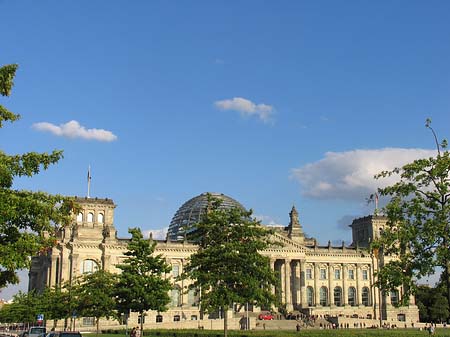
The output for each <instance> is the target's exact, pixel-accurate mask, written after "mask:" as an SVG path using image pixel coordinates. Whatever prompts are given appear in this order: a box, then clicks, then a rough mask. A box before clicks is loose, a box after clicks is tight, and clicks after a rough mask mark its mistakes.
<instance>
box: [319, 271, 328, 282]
mask: <svg viewBox="0 0 450 337" xmlns="http://www.w3.org/2000/svg"><path fill="white" fill-rule="evenodd" d="M320 279H321V280H326V279H327V270H326V269H320Z"/></svg>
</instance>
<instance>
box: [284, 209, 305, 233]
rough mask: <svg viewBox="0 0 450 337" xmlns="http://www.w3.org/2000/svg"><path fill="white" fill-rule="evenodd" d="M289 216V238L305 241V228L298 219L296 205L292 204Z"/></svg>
mask: <svg viewBox="0 0 450 337" xmlns="http://www.w3.org/2000/svg"><path fill="white" fill-rule="evenodd" d="M289 218H290V221H289V226H288V228H287V230H288V237H289V239H291V240H294V241H303V240H304V238H305V235H304V234H303V228H302V226H301V225H300V221H299V220H298V212H297V209H296V208H295V206H292V209H291V212H290V213H289Z"/></svg>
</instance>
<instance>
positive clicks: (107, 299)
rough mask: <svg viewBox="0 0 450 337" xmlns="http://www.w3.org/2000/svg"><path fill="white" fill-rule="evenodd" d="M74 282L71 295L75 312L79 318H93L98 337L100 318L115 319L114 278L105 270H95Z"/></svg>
mask: <svg viewBox="0 0 450 337" xmlns="http://www.w3.org/2000/svg"><path fill="white" fill-rule="evenodd" d="M76 282H77V284H76V285H75V286H73V287H72V294H73V296H74V297H75V298H76V302H77V305H76V306H77V312H78V313H79V315H81V316H84V317H94V318H95V323H96V326H97V336H98V333H99V322H100V318H101V317H105V318H107V319H110V318H111V317H117V315H116V311H115V309H116V301H115V292H114V287H115V284H116V277H115V275H113V274H112V273H109V272H107V271H105V270H97V271H96V272H94V273H90V274H85V275H83V276H81V278H79V279H77V281H76Z"/></svg>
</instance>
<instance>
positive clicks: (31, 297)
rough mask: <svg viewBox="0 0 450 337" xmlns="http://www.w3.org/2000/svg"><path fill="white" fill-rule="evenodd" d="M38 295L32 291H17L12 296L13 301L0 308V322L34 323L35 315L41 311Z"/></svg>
mask: <svg viewBox="0 0 450 337" xmlns="http://www.w3.org/2000/svg"><path fill="white" fill-rule="evenodd" d="M42 309H43V308H42V303H41V301H40V296H39V295H38V294H36V293H35V292H34V291H30V292H28V293H23V292H21V291H20V292H18V293H17V294H16V295H14V297H13V302H12V303H11V304H8V305H6V306H4V307H3V308H2V309H1V310H0V317H1V319H2V322H9V323H15V322H24V323H29V324H30V323H34V322H35V321H36V318H37V315H38V314H40V313H41V312H42Z"/></svg>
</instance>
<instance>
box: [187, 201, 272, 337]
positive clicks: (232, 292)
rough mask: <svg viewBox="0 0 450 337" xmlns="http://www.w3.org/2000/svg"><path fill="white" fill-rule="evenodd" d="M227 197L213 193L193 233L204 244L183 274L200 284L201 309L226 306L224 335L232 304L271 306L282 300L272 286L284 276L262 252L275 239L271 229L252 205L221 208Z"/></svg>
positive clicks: (191, 238)
mask: <svg viewBox="0 0 450 337" xmlns="http://www.w3.org/2000/svg"><path fill="white" fill-rule="evenodd" d="M220 204H221V201H220V200H218V199H215V198H213V197H211V195H208V206H207V210H206V212H205V213H204V214H203V216H202V218H201V219H200V222H198V223H197V224H195V225H194V226H195V227H193V228H192V230H190V231H188V232H190V233H191V234H190V235H189V236H188V239H189V240H192V242H194V243H195V244H197V245H198V250H197V252H196V253H194V254H192V255H191V257H190V259H189V261H188V264H187V266H186V267H185V269H184V273H183V275H182V277H184V278H189V279H191V280H192V281H193V283H192V285H191V286H190V288H192V289H200V290H201V294H200V295H201V296H200V303H201V310H206V311H207V312H210V313H213V312H217V311H223V312H224V313H225V315H224V336H225V337H226V336H227V334H228V326H227V322H228V320H227V314H226V313H227V310H228V308H229V307H230V306H231V305H232V304H233V303H236V304H241V305H245V304H246V303H249V304H253V305H257V306H260V307H266V308H267V307H270V305H271V304H272V303H275V302H276V297H275V295H274V294H273V293H272V287H274V286H276V285H277V282H278V279H277V277H276V275H275V274H274V272H273V271H272V269H271V268H270V263H269V258H268V257H266V256H263V255H261V253H260V252H261V251H262V250H264V249H266V248H268V247H269V246H270V245H271V244H273V242H271V238H270V234H271V233H272V232H271V231H270V230H268V229H266V228H264V227H263V226H261V224H260V223H259V222H258V221H256V220H253V219H252V218H251V215H252V211H245V210H243V209H240V208H231V209H221V208H220Z"/></svg>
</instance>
